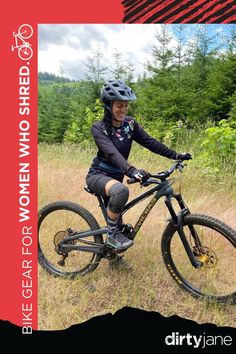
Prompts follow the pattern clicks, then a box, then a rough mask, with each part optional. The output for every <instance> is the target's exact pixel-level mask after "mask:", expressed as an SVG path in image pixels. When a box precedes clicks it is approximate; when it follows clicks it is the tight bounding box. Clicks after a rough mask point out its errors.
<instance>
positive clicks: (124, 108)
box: [112, 101, 129, 123]
mask: <svg viewBox="0 0 236 354" xmlns="http://www.w3.org/2000/svg"><path fill="white" fill-rule="evenodd" d="M128 109H129V101H114V102H113V105H112V113H113V115H114V117H115V118H116V119H117V120H118V121H119V122H121V123H122V122H123V119H124V117H125V115H126V114H127V112H128Z"/></svg>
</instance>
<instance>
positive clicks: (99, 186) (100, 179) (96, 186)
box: [86, 173, 118, 197]
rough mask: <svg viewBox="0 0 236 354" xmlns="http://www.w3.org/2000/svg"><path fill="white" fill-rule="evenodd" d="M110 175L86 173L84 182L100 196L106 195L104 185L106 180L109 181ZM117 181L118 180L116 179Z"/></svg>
mask: <svg viewBox="0 0 236 354" xmlns="http://www.w3.org/2000/svg"><path fill="white" fill-rule="evenodd" d="M112 179H114V178H112V177H110V176H105V175H103V174H100V173H96V174H88V176H87V177H86V183H87V186H88V188H89V189H90V190H91V192H93V193H95V194H96V195H100V196H102V197H106V192H105V186H106V184H107V182H109V181H111V180H112ZM117 182H118V181H117Z"/></svg>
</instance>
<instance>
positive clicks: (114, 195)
mask: <svg viewBox="0 0 236 354" xmlns="http://www.w3.org/2000/svg"><path fill="white" fill-rule="evenodd" d="M109 196H110V199H109V202H108V208H109V209H110V210H111V211H112V212H113V213H117V214H118V213H120V212H121V211H122V209H123V207H124V206H125V204H126V202H127V200H128V198H129V189H128V188H127V187H126V186H124V185H123V184H122V183H120V182H117V183H115V184H113V185H112V186H111V188H110V189H109Z"/></svg>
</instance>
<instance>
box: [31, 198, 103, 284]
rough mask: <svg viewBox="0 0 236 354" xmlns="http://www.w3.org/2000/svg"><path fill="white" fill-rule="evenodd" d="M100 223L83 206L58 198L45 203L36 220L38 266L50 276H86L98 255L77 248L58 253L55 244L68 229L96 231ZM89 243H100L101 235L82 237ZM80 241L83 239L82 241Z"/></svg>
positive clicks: (77, 243) (99, 257)
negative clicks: (56, 200)
mask: <svg viewBox="0 0 236 354" xmlns="http://www.w3.org/2000/svg"><path fill="white" fill-rule="evenodd" d="M97 229H99V225H98V223H97V221H96V219H95V218H94V217H93V215H92V214H91V213H90V212H89V211H88V210H86V209H85V208H83V207H82V206H80V205H78V204H75V203H72V202H68V201H58V202H54V203H51V204H48V205H46V206H45V207H43V208H42V209H41V210H40V211H39V219H38V260H39V263H40V265H41V266H42V267H43V268H44V269H46V271H47V272H49V273H50V274H52V275H55V276H63V277H71V278H74V277H75V276H77V275H85V274H87V273H89V272H92V271H94V270H95V269H96V267H97V266H98V264H99V262H100V260H101V255H100V254H98V253H90V252H84V251H78V250H69V251H68V252H67V253H66V254H64V255H63V254H60V252H58V245H59V244H60V242H61V241H62V240H63V238H65V237H67V236H69V234H68V233H69V232H70V230H71V231H76V232H80V231H84V230H97ZM83 240H84V241H85V242H90V244H92V245H95V244H97V245H101V244H103V237H102V235H96V236H90V237H86V238H85V239H83ZM83 240H82V241H83ZM71 243H72V244H73V245H79V246H81V245H84V243H81V241H78V240H75V241H71Z"/></svg>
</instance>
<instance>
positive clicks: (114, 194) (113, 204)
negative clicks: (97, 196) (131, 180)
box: [105, 180, 133, 249]
mask: <svg viewBox="0 0 236 354" xmlns="http://www.w3.org/2000/svg"><path fill="white" fill-rule="evenodd" d="M105 192H106V195H107V196H109V202H108V206H107V225H108V239H107V242H108V243H109V244H110V245H111V246H113V247H115V248H120V249H121V248H124V249H126V248H128V247H130V246H132V245H133V241H131V240H130V239H129V238H128V237H126V236H124V235H123V234H122V233H121V231H120V230H119V228H118V220H119V217H120V213H121V211H122V209H123V207H124V206H125V204H126V202H127V200H128V198H129V189H128V188H127V187H126V186H125V185H124V184H123V183H121V182H118V181H117V180H110V181H108V182H107V183H106V186H105Z"/></svg>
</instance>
